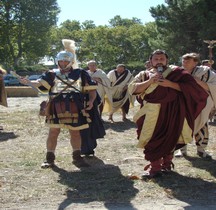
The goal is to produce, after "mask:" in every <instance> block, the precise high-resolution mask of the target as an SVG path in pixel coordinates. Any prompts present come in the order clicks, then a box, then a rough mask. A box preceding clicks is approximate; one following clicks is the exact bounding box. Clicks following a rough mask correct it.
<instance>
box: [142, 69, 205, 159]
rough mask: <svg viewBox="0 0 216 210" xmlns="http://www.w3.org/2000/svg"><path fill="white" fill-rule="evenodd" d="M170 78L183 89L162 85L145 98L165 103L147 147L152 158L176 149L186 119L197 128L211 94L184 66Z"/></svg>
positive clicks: (146, 150)
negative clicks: (195, 123) (178, 89)
mask: <svg viewBox="0 0 216 210" xmlns="http://www.w3.org/2000/svg"><path fill="white" fill-rule="evenodd" d="M166 79H168V80H170V81H173V82H176V83H178V84H179V86H180V88H181V92H180V91H177V90H175V89H172V88H167V87H162V86H158V87H157V88H156V89H155V90H154V91H153V92H152V93H150V94H147V95H145V97H144V100H145V101H147V102H149V103H160V104H161V109H160V113H159V117H158V119H159V120H158V121H157V124H156V127H155V130H154V132H153V135H152V137H151V139H150V140H149V142H148V143H147V144H146V145H145V149H144V154H145V159H146V160H149V161H154V160H158V159H160V158H161V157H164V156H165V155H168V154H170V153H171V152H172V151H173V150H174V149H175V148H176V146H177V142H178V139H179V136H180V134H181V132H182V128H183V123H184V119H185V118H186V119H187V122H188V124H189V126H190V128H191V129H192V131H193V128H194V120H195V119H196V117H197V116H198V115H199V113H200V112H201V111H202V109H203V108H204V107H205V105H206V100H207V97H208V93H206V91H205V90H204V89H203V88H202V87H201V86H199V85H198V84H197V82H196V81H195V79H194V78H193V77H192V76H191V75H190V74H189V73H188V72H186V71H185V70H183V69H181V68H176V69H175V70H173V71H172V72H171V73H170V74H169V75H168V76H167V77H166ZM143 123H145V120H144V121H143Z"/></svg>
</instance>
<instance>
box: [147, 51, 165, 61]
mask: <svg viewBox="0 0 216 210" xmlns="http://www.w3.org/2000/svg"><path fill="white" fill-rule="evenodd" d="M155 54H156V55H161V54H163V55H165V56H166V58H167V59H168V58H169V56H168V54H167V53H166V52H165V50H160V49H157V50H155V51H154V52H153V53H152V54H151V55H150V57H149V60H151V59H152V57H153V55H155Z"/></svg>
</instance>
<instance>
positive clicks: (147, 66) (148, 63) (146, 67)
mask: <svg viewBox="0 0 216 210" xmlns="http://www.w3.org/2000/svg"><path fill="white" fill-rule="evenodd" d="M151 67H152V66H151V62H150V61H149V60H148V61H146V62H145V70H149V69H150V68H151Z"/></svg>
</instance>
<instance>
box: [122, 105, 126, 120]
mask: <svg viewBox="0 0 216 210" xmlns="http://www.w3.org/2000/svg"><path fill="white" fill-rule="evenodd" d="M121 110H122V120H123V121H125V120H127V118H126V112H125V110H124V108H121Z"/></svg>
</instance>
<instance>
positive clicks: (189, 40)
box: [150, 0, 216, 61]
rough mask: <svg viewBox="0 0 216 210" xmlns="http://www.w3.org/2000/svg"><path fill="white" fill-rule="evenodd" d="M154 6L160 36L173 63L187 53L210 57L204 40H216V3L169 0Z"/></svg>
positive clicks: (215, 0)
mask: <svg viewBox="0 0 216 210" xmlns="http://www.w3.org/2000/svg"><path fill="white" fill-rule="evenodd" d="M166 3H167V6H165V5H158V6H157V7H152V8H151V9H150V12H151V14H152V16H153V17H154V18H155V22H156V25H157V28H158V33H159V34H160V36H161V37H162V40H163V43H165V46H164V47H165V48H166V49H167V50H168V51H169V54H170V55H171V57H172V59H173V61H177V60H178V58H179V57H180V56H181V55H183V54H184V53H187V52H198V53H200V54H201V56H202V57H203V58H206V56H208V48H207V45H206V44H205V43H204V42H203V40H205V39H210V40H212V39H215V32H214V31H215V30H214V25H215V22H216V0H167V1H166Z"/></svg>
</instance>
